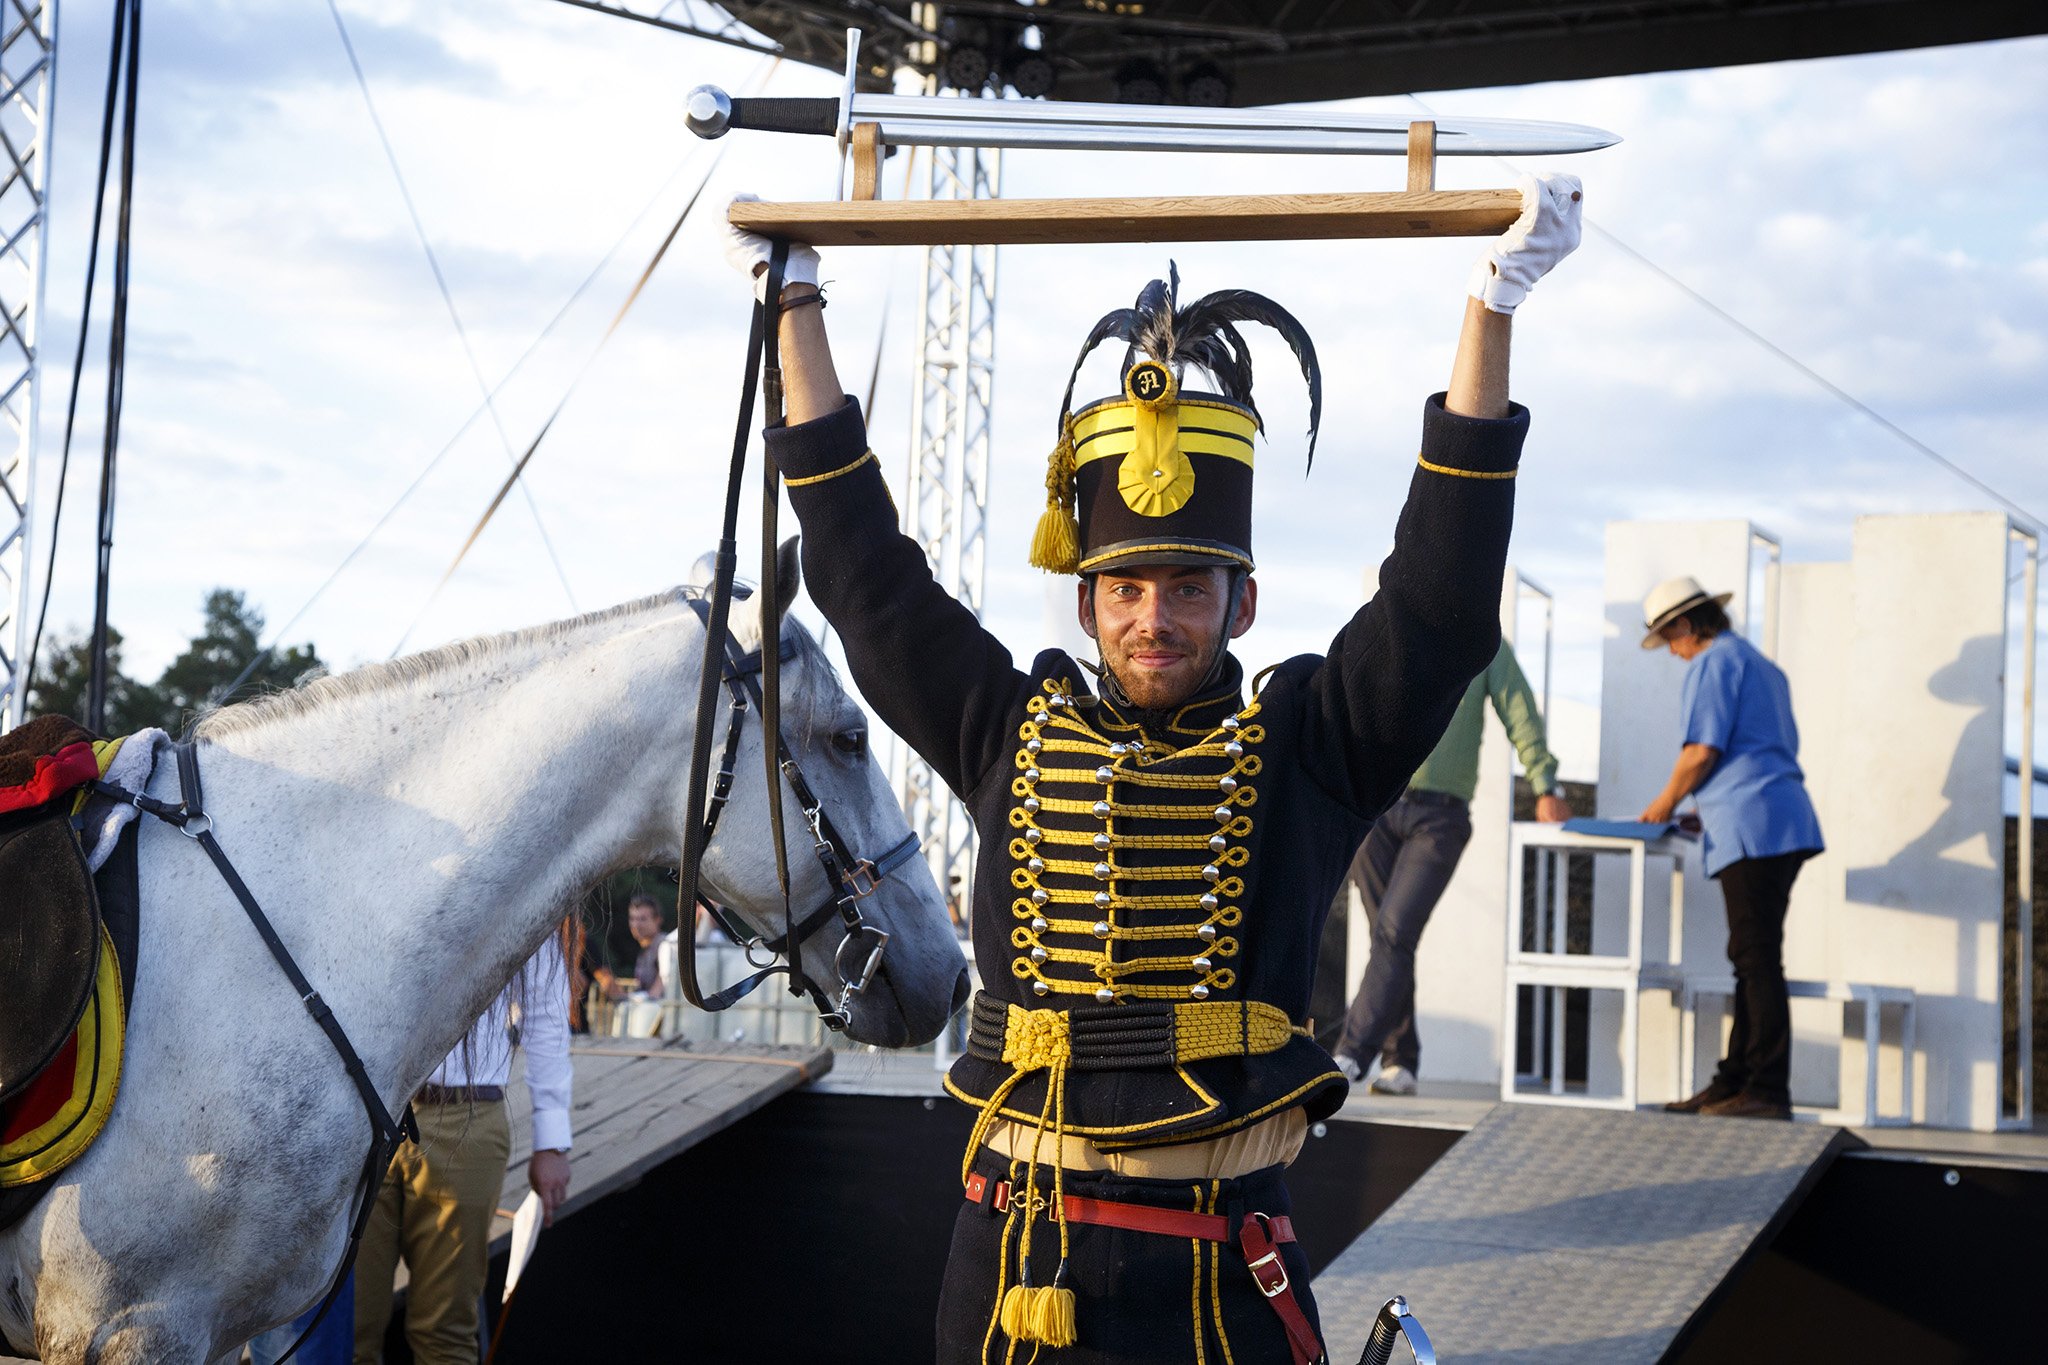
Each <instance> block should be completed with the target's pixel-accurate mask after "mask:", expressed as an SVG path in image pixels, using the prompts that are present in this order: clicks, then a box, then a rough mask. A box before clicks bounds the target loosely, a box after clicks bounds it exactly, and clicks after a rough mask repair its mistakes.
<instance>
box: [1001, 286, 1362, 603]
mask: <svg viewBox="0 0 2048 1365" xmlns="http://www.w3.org/2000/svg"><path fill="white" fill-rule="evenodd" d="M1179 293H1180V272H1179V270H1178V269H1177V268H1176V267H1175V266H1174V264H1173V263H1172V262H1171V261H1169V262H1168V263H1167V278H1165V279H1163V280H1153V281H1152V282H1151V283H1149V284H1147V285H1146V286H1145V288H1144V289H1143V290H1142V291H1141V292H1140V293H1139V295H1138V301H1137V303H1135V304H1134V305H1133V306H1131V307H1129V308H1119V309H1117V310H1116V311H1115V312H1113V313H1109V314H1107V315H1105V316H1104V317H1103V318H1102V319H1101V320H1100V321H1098V322H1097V323H1096V324H1095V326H1094V328H1093V330H1091V331H1090V332H1089V333H1088V339H1087V340H1086V341H1085V342H1083V343H1082V345H1081V354H1080V355H1079V356H1078V357H1076V358H1075V360H1074V370H1073V373H1072V374H1070V375H1069V376H1068V377H1067V391H1066V392H1065V393H1064V394H1063V395H1061V397H1060V438H1059V444H1058V445H1056V446H1055V447H1054V448H1053V452H1052V458H1051V460H1050V462H1049V466H1048V468H1047V471H1046V477H1045V490H1046V499H1045V501H1046V506H1045V513H1044V515H1043V516H1042V517H1040V519H1039V523H1038V532H1037V534H1036V535H1034V536H1033V537H1032V541H1031V562H1032V564H1034V565H1035V566H1037V567H1038V568H1041V569H1044V570H1046V571H1047V572H1049V573H1080V574H1092V573H1097V572H1100V571H1102V570H1104V569H1115V568H1126V567H1129V566H1132V565H1137V564H1224V565H1229V566H1233V567H1236V568H1239V569H1244V570H1246V571H1249V570H1250V569H1251V568H1252V567H1253V565H1252V438H1253V436H1254V435H1255V434H1257V433H1259V432H1262V431H1264V430H1265V424H1264V422H1263V421H1262V420H1261V419H1260V417H1259V410H1258V408H1257V407H1256V406H1255V405H1254V404H1253V402H1252V359H1251V351H1250V349H1249V348H1248V347H1247V346H1246V345H1245V341H1244V336H1243V334H1242V333H1240V332H1239V331H1238V330H1237V325H1238V324H1239V323H1243V322H1259V323H1264V324H1265V325H1266V326H1268V327H1271V328H1272V329H1273V330H1274V331H1276V332H1278V333H1280V335H1281V336H1282V337H1283V338H1285V339H1286V341H1287V344H1288V346H1290V347H1291V348H1292V349H1293V351H1294V355H1295V359H1296V360H1298V361H1299V362H1300V363H1301V372H1302V376H1303V377H1304V378H1305V379H1306V380H1307V381H1308V400H1309V418H1308V458H1309V463H1310V464H1311V465H1313V464H1314V462H1315V452H1316V430H1317V427H1318V425H1319V424H1320V423H1321V421H1322V412H1323V380H1322V370H1321V367H1320V366H1319V365H1318V364H1317V363H1316V348H1315V343H1314V342H1312V341H1310V340H1309V336H1308V332H1307V331H1306V330H1304V329H1303V327H1302V325H1301V324H1300V323H1299V322H1297V321H1296V320H1295V318H1294V315H1293V314H1291V313H1289V312H1288V311H1287V310H1286V309H1284V308H1282V307H1281V306H1280V305H1279V304H1277V303H1274V302H1273V301H1272V300H1271V299H1269V298H1266V297H1265V296H1264V295H1262V294H1254V293H1252V292H1251V291H1249V290H1245V289H1225V290H1219V291H1218V292H1216V293H1214V294H1208V295H1204V296H1203V297H1202V298H1199V299H1197V300H1195V301H1194V302H1193V303H1190V304H1189V305H1187V307H1185V308H1182V307H1180V306H1179V297H1178V296H1179ZM1112 338H1114V339H1115V340H1118V341H1121V342H1123V343H1124V344H1125V347H1126V349H1125V352H1124V384H1123V390H1124V391H1123V392H1122V393H1121V394H1118V395H1116V396H1115V397H1112V398H1103V399H1098V400H1097V401H1095V402H1093V403H1090V404H1088V405H1087V406H1086V407H1084V408H1082V409H1081V410H1080V411H1079V412H1073V411H1072V405H1073V399H1074V381H1075V380H1076V379H1077V378H1078V377H1079V376H1080V373H1081V366H1082V364H1083V362H1085V361H1086V360H1087V359H1088V356H1089V354H1090V353H1091V352H1093V351H1094V349H1095V348H1096V347H1097V346H1099V345H1101V344H1102V343H1103V342H1105V341H1108V340H1110V339H1112ZM1190 364H1193V365H1196V366H1199V367H1200V368H1201V369H1203V370H1205V371H1207V372H1208V374H1209V375H1210V376H1211V378H1212V379H1213V380H1214V381H1215V384H1216V387H1217V388H1218V389H1219V390H1221V392H1218V393H1197V392H1194V391H1191V390H1185V389H1182V388H1181V379H1182V376H1183V374H1184V372H1185V370H1186V368H1187V367H1188V366H1189V365H1190Z"/></svg>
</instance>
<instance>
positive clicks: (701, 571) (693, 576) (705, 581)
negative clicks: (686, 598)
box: [688, 550, 718, 588]
mask: <svg viewBox="0 0 2048 1365" xmlns="http://www.w3.org/2000/svg"><path fill="white" fill-rule="evenodd" d="M717 570H718V556H717V555H715V554H713V553H712V552H711V551H709V550H706V551H705V552H704V553H703V554H701V555H698V556H697V562H696V563H695V564H692V565H691V566H690V577H689V580H688V582H689V586H690V587H693V588H708V587H710V586H711V580H712V578H713V577H714V576H715V575H716V573H717Z"/></svg>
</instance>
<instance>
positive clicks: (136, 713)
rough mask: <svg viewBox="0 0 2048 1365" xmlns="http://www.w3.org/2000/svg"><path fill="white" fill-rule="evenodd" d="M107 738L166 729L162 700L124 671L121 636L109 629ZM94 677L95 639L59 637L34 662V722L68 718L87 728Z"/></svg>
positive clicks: (31, 694)
mask: <svg viewBox="0 0 2048 1365" xmlns="http://www.w3.org/2000/svg"><path fill="white" fill-rule="evenodd" d="M107 665H108V667H109V669H111V672H110V674H109V676H108V678H107V721H106V727H107V733H108V734H109V735H126V734H132V733H134V732H135V731H137V730H141V729H144V728H146V727H148V726H151V725H165V724H166V723H167V721H166V716H167V715H168V716H169V718H170V719H171V720H175V719H176V716H177V713H176V712H175V711H169V712H167V711H166V708H165V706H164V699H163V697H162V696H161V695H159V694H158V692H157V690H156V689H155V688H153V687H151V686H149V685H148V684H147V683H141V682H137V681H136V680H135V679H133V678H131V677H129V676H128V675H127V674H126V673H124V672H123V671H122V670H121V632H120V631H118V630H115V629H114V628H113V627H111V626H109V627H108V628H107ZM91 674H92V635H91V634H90V633H89V632H86V633H81V634H79V635H77V636H72V637H62V636H60V637H56V638H53V639H51V640H50V641H49V642H48V643H47V644H46V645H45V647H44V650H43V653H42V655H41V657H40V658H38V659H37V660H36V676H35V682H34V685H33V686H31V687H30V688H29V692H28V711H29V714H30V715H34V716H50V715H60V716H69V717H71V718H72V719H73V720H75V721H78V722H79V723H80V724H83V723H84V722H85V691H86V686H87V684H88V681H89V679H90V677H91Z"/></svg>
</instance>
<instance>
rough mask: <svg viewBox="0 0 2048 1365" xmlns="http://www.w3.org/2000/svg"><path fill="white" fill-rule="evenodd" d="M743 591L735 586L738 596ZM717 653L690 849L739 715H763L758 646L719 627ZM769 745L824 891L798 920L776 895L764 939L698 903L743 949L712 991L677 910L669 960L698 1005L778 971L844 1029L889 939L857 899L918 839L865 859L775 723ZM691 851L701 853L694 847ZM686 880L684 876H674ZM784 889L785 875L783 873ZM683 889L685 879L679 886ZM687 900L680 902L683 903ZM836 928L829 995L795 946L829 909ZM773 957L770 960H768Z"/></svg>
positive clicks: (913, 852) (698, 602) (708, 825)
mask: <svg viewBox="0 0 2048 1365" xmlns="http://www.w3.org/2000/svg"><path fill="white" fill-rule="evenodd" d="M744 591H745V590H744V589H741V590H739V592H740V593H741V594H742V595H744ZM689 603H690V607H691V609H692V610H694V611H695V612H696V613H697V617H698V619H699V620H701V621H703V622H704V623H705V629H706V631H707V634H706V636H705V659H706V664H705V667H706V668H707V669H708V668H710V667H711V666H712V660H713V659H714V658H716V657H717V656H716V655H714V653H713V651H712V641H711V637H710V635H709V634H708V631H709V629H710V624H711V604H710V603H708V602H706V601H705V600H704V599H703V598H701V597H693V598H690V599H689ZM723 644H724V648H723V650H722V651H720V653H722V655H723V658H724V668H723V669H722V670H721V673H720V676H721V679H722V681H723V683H724V685H725V688H726V691H727V693H728V694H729V696H730V698H731V700H730V702H729V704H728V706H727V709H726V723H725V749H724V751H723V753H722V755H721V756H720V759H719V764H718V774H717V776H716V778H715V779H713V781H712V785H711V795H710V799H709V801H708V803H707V805H706V809H705V812H704V820H703V824H702V826H701V832H700V835H699V848H700V850H701V849H704V848H708V847H709V846H710V843H711V838H712V836H713V835H714V834H716V833H717V832H718V820H719V816H721V815H722V814H724V812H725V807H726V805H727V803H728V802H729V801H730V799H731V797H732V787H733V778H734V773H735V770H736V769H737V767H738V763H739V754H740V736H741V733H742V731H743V730H744V728H745V726H746V718H747V713H748V712H749V711H759V712H762V713H763V716H764V719H763V726H762V728H763V731H764V736H763V738H764V742H765V739H766V735H765V731H766V728H767V727H766V720H765V708H764V706H763V702H764V701H765V700H766V697H765V694H764V692H763V689H762V684H761V681H760V675H761V674H762V673H763V672H764V668H763V663H764V661H763V658H762V651H760V650H753V651H750V652H742V651H741V649H740V647H739V642H738V641H737V640H735V639H734V638H733V636H732V633H731V632H730V631H727V632H726V633H725V638H724V641H723ZM776 657H777V662H780V663H787V662H789V661H790V660H791V659H793V658H795V657H796V646H795V644H794V643H793V642H791V641H789V640H783V641H782V642H781V647H780V648H779V649H778V650H777V651H776ZM774 739H775V743H774V746H773V748H772V750H771V754H772V759H771V762H772V763H773V766H774V771H775V773H776V776H777V779H778V782H787V783H788V784H789V789H790V791H791V792H792V793H793V794H794V795H795V797H796V799H797V806H798V809H799V810H801V811H802V813H803V817H804V824H805V826H806V828H807V829H809V831H810V835H811V853H812V855H813V856H815V857H816V858H817V860H818V866H819V868H820V869H821V870H822V871H823V872H824V874H825V884H826V887H827V888H828V889H827V892H826V895H825V898H824V900H823V901H821V902H820V903H819V904H818V905H816V906H815V907H813V908H812V909H811V910H810V911H809V912H808V913H806V914H805V915H804V916H803V917H802V918H801V919H797V918H795V916H794V912H793V909H792V902H791V901H790V900H789V899H788V897H787V895H785V897H784V900H783V907H784V919H783V932H782V933H781V934H779V935H777V936H776V937H774V938H767V937H764V936H763V935H761V934H759V933H757V932H754V931H752V930H750V929H748V928H747V927H746V926H744V925H741V924H739V923H737V922H736V921H735V920H734V918H733V916H732V915H731V913H730V912H729V911H727V910H726V909H725V908H724V907H722V906H719V905H716V904H713V903H711V902H706V903H705V904H706V908H707V909H708V910H709V912H710V914H711V916H712V918H714V919H715V920H717V921H718V924H719V927H720V928H722V929H723V930H724V931H725V932H726V934H727V936H728V937H730V938H731V939H732V940H733V941H734V942H735V943H738V944H740V945H741V947H742V948H743V949H744V950H745V952H746V955H747V963H748V965H749V966H751V967H753V968H754V971H753V973H752V974H751V975H749V976H747V977H746V978H745V979H743V980H741V981H738V982H735V983H734V984H732V985H730V986H727V987H726V988H725V989H724V990H722V991H719V992H718V993H717V994H716V995H709V996H707V995H705V994H704V993H703V990H702V988H701V986H700V985H699V984H698V978H697V964H696V943H695V937H694V935H690V942H689V943H688V945H687V946H685V945H684V943H683V942H682V940H683V939H684V936H685V935H686V934H689V932H690V921H689V920H688V919H687V918H684V917H679V918H678V919H677V934H676V938H677V940H678V942H677V960H678V963H679V965H680V967H681V976H682V983H683V995H684V998H686V999H687V1000H688V1001H689V1002H690V1003H691V1004H693V1005H695V1006H697V1007H698V1008H699V1009H703V1010H710V1011H713V1012H715V1011H718V1010H723V1009H728V1008H730V1007H731V1006H733V1005H734V1004H736V1003H738V1002H739V1001H740V1000H741V999H743V998H745V997H746V996H747V995H748V994H749V993H750V992H751V991H752V990H753V989H754V988H755V987H756V986H758V985H760V984H761V983H762V982H763V981H765V980H767V979H768V978H769V977H771V976H775V975H777V974H786V975H787V976H788V977H789V987H790V993H791V994H792V995H795V994H802V995H807V996H809V997H810V998H811V1000H812V1001H813V1003H815V1004H816V1005H817V1007H818V1013H819V1016H820V1017H821V1018H822V1019H823V1020H824V1021H825V1023H826V1025H827V1026H828V1027H830V1028H834V1029H842V1028H845V1027H846V1024H847V1021H848V1010H849V1007H850V1006H851V1004H852V1002H853V999H854V997H855V996H858V995H859V994H860V993H861V992H863V991H865V990H866V989H867V988H868V985H869V983H870V982H872V981H873V980H874V978H875V973H876V972H877V971H878V970H880V968H881V965H882V957H883V953H884V951H885V950H886V949H887V947H888V945H889V935H888V933H887V932H886V931H885V930H882V929H879V928H876V927H875V926H874V925H873V924H871V923H869V922H868V921H867V919H866V918H865V917H864V916H863V915H862V914H861V911H860V902H862V901H863V900H866V899H867V898H868V897H869V896H871V895H873V894H874V892H875V888H876V887H878V886H880V885H881V884H882V882H883V881H884V880H885V879H886V878H887V877H888V876H889V874H890V873H892V872H894V871H895V870H896V869H898V868H899V867H902V866H903V865H904V864H905V863H907V862H909V861H910V860H911V859H913V858H915V857H916V856H917V850H918V838H917V835H916V833H915V832H912V833H910V834H906V835H904V836H903V838H902V839H901V840H899V841H898V842H897V843H896V844H895V845H893V846H892V847H891V848H889V849H888V850H887V851H886V852H884V853H883V854H882V855H881V856H880V857H878V858H874V859H867V858H862V857H859V856H858V855H856V854H855V853H854V852H853V850H852V848H851V847H850V846H849V845H848V844H847V842H846V839H845V837H844V836H843V835H841V834H840V832H839V829H838V827H837V826H836V825H834V824H833V823H832V817H831V816H830V815H828V814H826V813H825V808H824V803H823V802H821V801H820V800H819V799H818V796H817V793H816V792H815V791H814V790H813V789H812V787H811V784H810V782H809V780H808V779H806V778H805V776H804V771H803V768H802V766H801V765H799V764H798V763H797V761H796V757H795V756H794V755H793V754H792V753H791V752H790V748H789V744H788V741H787V740H785V739H784V738H783V736H782V734H781V733H780V732H779V731H778V732H777V733H776V735H775V737H774ZM692 781H693V783H696V784H698V785H700V786H701V779H699V778H698V777H697V775H696V774H694V773H693V774H692ZM700 856H701V854H700ZM680 879H681V880H685V881H688V880H691V879H690V878H686V877H684V878H680ZM783 879H784V885H785V887H786V886H787V884H788V874H787V872H786V871H784V872H783ZM683 890H684V891H685V892H686V893H688V892H690V891H691V890H692V888H691V887H689V886H685V887H684V888H683ZM685 904H686V905H687V902H685ZM835 915H836V916H837V917H838V919H839V922H840V923H841V924H843V925H845V926H846V937H845V938H844V939H842V940H841V941H840V944H839V948H838V950H837V951H836V952H835V953H834V955H833V968H834V970H835V972H836V973H837V974H838V977H839V994H838V997H837V999H836V1000H834V999H830V998H828V996H827V994H826V992H825V990H824V989H823V988H822V987H820V986H819V985H818V983H817V982H815V981H813V980H812V979H811V977H810V975H809V974H808V973H807V972H805V971H804V969H803V962H802V948H803V945H804V944H805V943H806V942H808V941H809V940H810V938H811V936H812V935H813V934H815V933H817V931H818V930H819V929H821V928H823V927H824V926H825V924H826V923H827V922H829V921H830V920H831V919H832V918H833V917H834V916H835ZM778 959H780V960H778Z"/></svg>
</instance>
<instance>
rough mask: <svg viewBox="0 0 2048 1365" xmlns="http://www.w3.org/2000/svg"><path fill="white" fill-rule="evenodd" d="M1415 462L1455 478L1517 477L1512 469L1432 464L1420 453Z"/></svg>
mask: <svg viewBox="0 0 2048 1365" xmlns="http://www.w3.org/2000/svg"><path fill="white" fill-rule="evenodd" d="M1415 463H1417V464H1419V465H1421V466H1422V467H1423V468H1424V469H1427V470H1428V471H1429V472H1430V473H1432V474H1449V475H1450V476H1451V477H1452V478H1454V479H1512V478H1513V477H1515V471H1514V470H1512V469H1504V470H1500V471H1497V472H1496V471H1494V470H1489V469H1459V468H1457V467H1456V466H1455V465H1447V464H1431V463H1430V462H1429V461H1428V460H1425V459H1423V458H1422V456H1420V455H1417V456H1416V457H1415Z"/></svg>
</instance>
